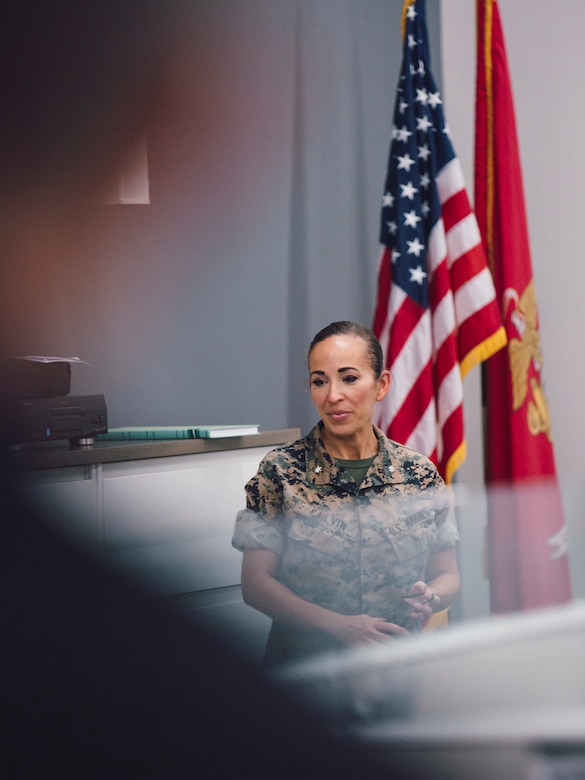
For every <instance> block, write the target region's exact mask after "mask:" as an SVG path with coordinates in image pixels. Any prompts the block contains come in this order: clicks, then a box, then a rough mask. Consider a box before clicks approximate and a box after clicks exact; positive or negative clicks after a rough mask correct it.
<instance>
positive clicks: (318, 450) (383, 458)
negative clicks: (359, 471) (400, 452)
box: [306, 422, 404, 487]
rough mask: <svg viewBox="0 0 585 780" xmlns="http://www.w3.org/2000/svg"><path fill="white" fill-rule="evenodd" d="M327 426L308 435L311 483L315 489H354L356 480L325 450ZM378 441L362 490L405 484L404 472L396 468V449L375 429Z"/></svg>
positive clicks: (309, 476)
mask: <svg viewBox="0 0 585 780" xmlns="http://www.w3.org/2000/svg"><path fill="white" fill-rule="evenodd" d="M322 430H323V423H322V422H319V423H317V425H316V426H315V427H314V428H313V430H312V431H311V432H310V433H309V434H308V435H307V437H306V442H307V479H308V480H309V481H310V482H313V483H314V484H315V485H328V484H333V485H353V486H354V487H355V482H354V481H353V479H352V478H351V477H350V476H349V475H348V474H347V473H346V472H345V471H344V470H343V469H340V468H339V466H337V465H336V463H335V461H334V460H333V458H332V457H331V455H329V453H328V452H327V450H326V449H325V445H324V443H323V438H322ZM374 433H375V434H376V438H377V439H378V454H377V455H376V457H375V458H374V460H373V462H372V465H371V466H370V468H369V469H368V471H367V473H366V476H365V477H364V480H363V482H362V484H361V487H373V486H376V485H391V484H399V483H401V482H403V481H404V477H403V476H402V474H401V472H400V470H399V469H398V468H396V466H394V465H393V463H392V460H393V457H392V455H393V446H394V442H392V441H390V439H388V438H387V437H386V436H384V434H383V433H382V431H381V430H380V429H379V428H376V426H374Z"/></svg>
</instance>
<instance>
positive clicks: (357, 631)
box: [242, 548, 408, 645]
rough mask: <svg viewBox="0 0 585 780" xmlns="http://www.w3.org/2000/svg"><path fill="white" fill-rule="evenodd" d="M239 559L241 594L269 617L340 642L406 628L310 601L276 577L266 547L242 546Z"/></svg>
mask: <svg viewBox="0 0 585 780" xmlns="http://www.w3.org/2000/svg"><path fill="white" fill-rule="evenodd" d="M243 553H244V557H243V562H242V596H243V598H244V601H245V602H246V604H249V605H250V606H251V607H254V608H255V609H257V610H259V611H260V612H263V613H264V614H265V615H268V617H270V618H272V619H273V620H277V621H279V622H281V623H286V624H287V625H289V626H293V627H295V628H302V629H310V630H311V629H312V630H319V631H325V632H326V633H328V634H330V635H331V636H333V637H335V638H336V639H337V640H338V641H339V642H341V643H342V644H347V645H354V644H362V643H367V642H382V641H386V640H388V636H389V635H404V634H408V631H407V630H406V629H404V628H402V627H401V626H397V625H395V624H394V623H390V622H388V621H387V620H384V619H383V618H373V617H370V616H369V615H340V614H339V613H337V612H332V611H331V610H329V609H325V608H324V607H320V606H319V605H317V604H311V603H310V602H308V601H305V600H304V599H302V598H300V597H299V596H297V595H296V594H295V593H293V592H292V591H291V590H290V589H289V588H287V587H286V585H283V584H282V583H281V582H279V581H278V580H277V579H276V576H275V575H276V566H277V562H278V556H277V554H276V553H274V552H271V551H270V550H262V549H252V548H246V549H245V550H244V551H243Z"/></svg>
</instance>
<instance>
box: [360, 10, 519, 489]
mask: <svg viewBox="0 0 585 780" xmlns="http://www.w3.org/2000/svg"><path fill="white" fill-rule="evenodd" d="M403 22H404V23H405V24H404V47H403V60H402V69H401V74H400V80H399V84H398V90H397V95H396V103H395V109H394V124H393V128H392V142H391V145H390V154H389V160H388V170H387V177H386V188H385V194H384V198H383V201H382V215H381V228H380V241H381V244H382V255H381V259H380V265H379V269H378V291H377V300H376V311H375V314H374V323H373V330H374V332H375V333H376V335H377V336H378V338H379V339H380V342H381V344H382V347H383V349H384V355H385V361H386V367H387V368H389V369H390V371H391V373H392V377H393V385H392V388H391V391H390V393H388V395H387V396H386V398H385V399H384V401H383V402H382V403H381V404H380V406H379V408H378V412H377V416H376V423H377V424H378V425H379V426H380V428H382V430H384V431H385V432H386V433H387V435H388V436H389V437H390V438H392V439H395V440H397V441H399V442H401V443H403V444H406V445H407V446H408V447H412V448H413V449H415V450H418V451H419V452H422V453H423V454H425V455H427V456H428V457H429V458H431V460H433V461H434V462H435V463H436V465H437V467H438V469H439V472H440V473H441V475H442V476H443V477H444V478H445V479H446V481H447V482H449V481H451V478H452V476H453V473H454V471H455V470H456V469H457V467H458V466H459V465H461V463H462V462H463V461H464V460H465V435H464V424H463V382H462V380H463V377H464V376H465V374H466V373H467V371H469V370H470V369H471V368H472V367H473V366H474V365H476V364H477V363H479V362H481V361H482V360H485V359H486V358H488V357H489V356H490V355H492V354H494V352H496V351H497V350H499V349H500V348H501V347H503V346H504V345H505V343H506V336H505V331H504V328H503V326H502V320H501V317H500V312H499V308H498V306H497V303H496V297H495V289H494V285H493V280H492V278H491V274H490V272H489V268H488V265H487V259H486V256H485V252H484V249H483V246H482V243H481V236H480V233H479V228H478V225H477V221H476V219H475V215H474V214H473V211H472V209H471V206H470V204H469V199H468V197H467V193H466V190H465V184H464V181H463V175H462V172H461V167H460V165H459V161H458V160H457V157H456V156H455V152H454V150H453V146H452V144H451V140H450V138H449V132H448V129H447V126H446V123H445V117H444V115H443V107H442V100H441V96H440V93H439V91H438V89H437V86H436V84H435V81H434V79H433V76H432V74H431V70H430V57H429V50H428V37H427V29H426V22H425V2H424V0H415V1H412V0H406V2H405V5H404V11H403Z"/></svg>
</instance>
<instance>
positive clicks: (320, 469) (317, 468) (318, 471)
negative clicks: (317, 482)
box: [315, 466, 323, 474]
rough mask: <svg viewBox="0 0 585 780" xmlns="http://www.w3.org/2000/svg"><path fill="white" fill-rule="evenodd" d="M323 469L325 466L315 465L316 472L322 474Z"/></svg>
mask: <svg viewBox="0 0 585 780" xmlns="http://www.w3.org/2000/svg"><path fill="white" fill-rule="evenodd" d="M322 471H323V466H315V474H320V473H321V472H322Z"/></svg>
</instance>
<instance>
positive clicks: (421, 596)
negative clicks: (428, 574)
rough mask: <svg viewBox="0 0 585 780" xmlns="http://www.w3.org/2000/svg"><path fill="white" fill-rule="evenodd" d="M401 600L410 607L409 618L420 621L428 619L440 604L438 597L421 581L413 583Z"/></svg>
mask: <svg viewBox="0 0 585 780" xmlns="http://www.w3.org/2000/svg"><path fill="white" fill-rule="evenodd" d="M402 598H403V599H405V600H406V601H408V603H409V604H410V605H411V608H412V611H411V612H410V614H409V617H410V618H412V619H413V620H420V621H424V620H426V619H427V618H429V617H430V616H431V615H432V614H433V612H434V611H435V609H436V608H437V607H438V605H439V602H440V599H439V596H437V594H436V593H435V592H434V591H432V590H431V589H430V587H429V586H428V585H427V583H426V582H424V581H423V580H418V582H415V583H414V585H413V586H412V587H411V588H410V590H409V592H408V593H407V594H406V595H405V596H403V597H402Z"/></svg>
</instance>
